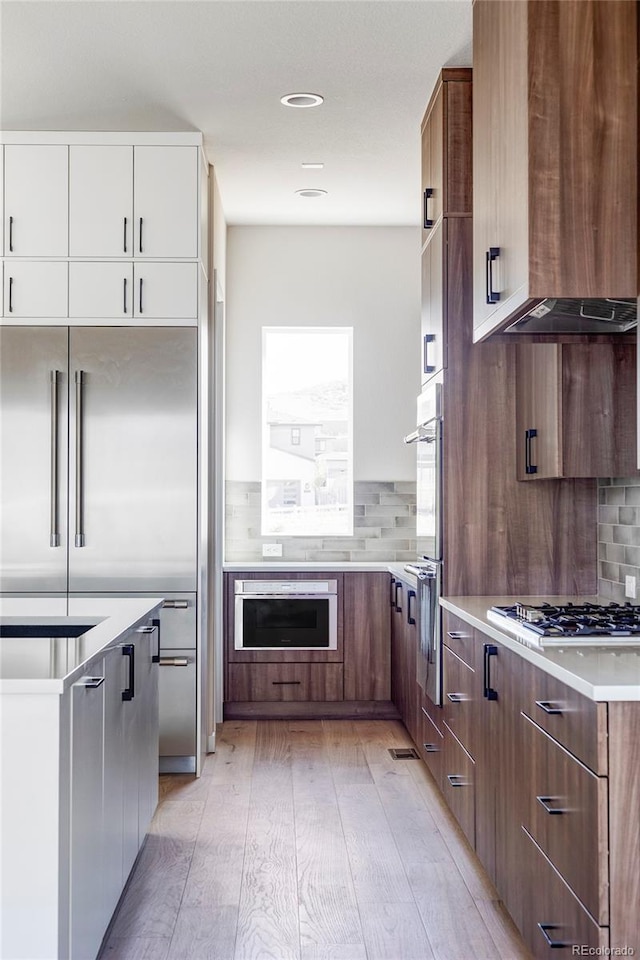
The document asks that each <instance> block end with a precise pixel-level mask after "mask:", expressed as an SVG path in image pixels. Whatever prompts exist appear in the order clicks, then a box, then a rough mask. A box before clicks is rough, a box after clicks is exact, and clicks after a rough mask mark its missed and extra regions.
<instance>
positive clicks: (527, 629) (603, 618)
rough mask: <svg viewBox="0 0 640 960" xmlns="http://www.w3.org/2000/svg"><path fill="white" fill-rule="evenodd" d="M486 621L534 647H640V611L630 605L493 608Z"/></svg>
mask: <svg viewBox="0 0 640 960" xmlns="http://www.w3.org/2000/svg"><path fill="white" fill-rule="evenodd" d="M487 619H488V620H490V621H491V622H492V623H496V624H498V625H499V626H500V627H501V628H502V629H503V630H508V631H509V633H513V634H514V635H515V636H516V638H517V639H518V640H521V641H522V642H524V643H526V644H528V645H529V646H534V647H541V648H544V647H567V646H569V647H590V646H597V647H601V646H635V647H637V646H640V608H639V607H636V606H633V605H632V604H630V603H628V604H618V603H610V604H598V603H565V604H551V603H543V604H538V605H535V604H530V603H525V602H522V603H516V604H513V605H511V606H494V607H491V608H490V609H489V610H488V611H487Z"/></svg>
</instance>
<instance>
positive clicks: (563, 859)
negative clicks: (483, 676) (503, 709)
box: [522, 717, 609, 925]
mask: <svg viewBox="0 0 640 960" xmlns="http://www.w3.org/2000/svg"><path fill="white" fill-rule="evenodd" d="M522 722H523V723H524V727H525V729H524V751H523V752H524V756H525V757H526V758H527V762H528V764H529V768H530V771H531V772H530V789H529V790H528V796H527V798H526V803H525V808H524V818H525V820H524V826H525V827H526V829H527V830H528V831H529V833H530V834H531V836H532V837H533V839H534V840H535V841H536V843H537V844H538V846H539V847H540V848H541V849H542V851H543V852H544V853H545V855H546V856H547V857H548V858H549V860H550V861H551V862H552V863H553V865H554V866H555V867H556V869H557V870H558V871H559V872H560V873H561V874H562V876H563V877H564V879H565V880H566V882H567V883H568V884H569V886H570V887H571V889H572V890H573V892H574V893H575V894H576V896H577V897H578V899H579V900H580V901H581V902H582V903H583V904H584V906H585V907H586V908H587V910H588V911H589V913H590V914H591V915H592V916H593V917H594V919H595V920H597V921H598V923H600V924H602V925H606V924H608V922H609V870H608V849H609V842H608V821H607V779H606V777H597V776H596V775H595V774H593V773H591V771H590V770H588V769H587V768H586V767H585V766H583V764H581V763H579V762H578V761H577V760H575V759H574V757H573V756H571V754H569V753H567V752H566V750H564V749H563V748H562V747H560V746H559V745H558V744H557V743H556V742H555V740H552V739H551V737H549V736H548V735H547V734H546V733H544V732H543V731H542V730H540V729H539V728H538V727H537V726H536V725H535V724H534V723H532V722H531V720H529V719H527V717H523V718H522Z"/></svg>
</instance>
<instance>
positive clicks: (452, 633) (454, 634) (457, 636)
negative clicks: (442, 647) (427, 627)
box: [447, 630, 468, 640]
mask: <svg viewBox="0 0 640 960" xmlns="http://www.w3.org/2000/svg"><path fill="white" fill-rule="evenodd" d="M447 636H448V637H451V639H452V640H464V639H465V638H466V637H467V636H468V634H466V633H465V632H464V631H463V630H447Z"/></svg>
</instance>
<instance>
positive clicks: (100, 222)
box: [69, 145, 133, 257]
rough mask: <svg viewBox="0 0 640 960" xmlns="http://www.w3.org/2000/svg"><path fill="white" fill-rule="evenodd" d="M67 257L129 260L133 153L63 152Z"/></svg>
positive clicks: (115, 149)
mask: <svg viewBox="0 0 640 960" xmlns="http://www.w3.org/2000/svg"><path fill="white" fill-rule="evenodd" d="M69 255H70V256H71V257H126V256H129V257H132V256H133V147H129V146H102V145H100V146H71V147H70V148H69Z"/></svg>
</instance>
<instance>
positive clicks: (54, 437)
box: [49, 370, 60, 547]
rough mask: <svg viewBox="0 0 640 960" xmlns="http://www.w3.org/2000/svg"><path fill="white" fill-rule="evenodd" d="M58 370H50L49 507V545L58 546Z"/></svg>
mask: <svg viewBox="0 0 640 960" xmlns="http://www.w3.org/2000/svg"><path fill="white" fill-rule="evenodd" d="M59 383H60V371H59V370H52V371H51V508H50V523H49V546H50V547H59V546H60V527H59V485H58V476H59V472H58V462H59V461H58V403H59V393H58V386H59Z"/></svg>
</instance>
